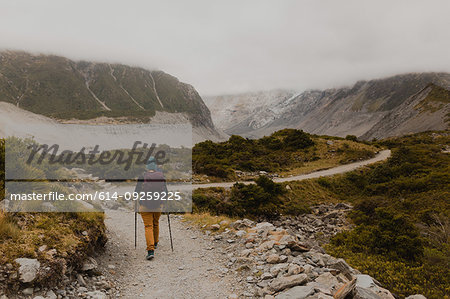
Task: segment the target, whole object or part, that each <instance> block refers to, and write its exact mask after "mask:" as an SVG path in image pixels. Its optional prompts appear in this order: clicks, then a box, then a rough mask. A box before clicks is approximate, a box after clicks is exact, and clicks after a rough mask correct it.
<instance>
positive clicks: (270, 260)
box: [266, 254, 280, 264]
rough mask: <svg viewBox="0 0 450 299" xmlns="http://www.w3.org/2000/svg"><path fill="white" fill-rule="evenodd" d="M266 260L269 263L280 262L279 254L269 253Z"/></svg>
mask: <svg viewBox="0 0 450 299" xmlns="http://www.w3.org/2000/svg"><path fill="white" fill-rule="evenodd" d="M266 261H267V262H268V263H269V264H277V263H278V262H280V256H279V255H278V254H271V255H269V256H268V257H267V258H266Z"/></svg>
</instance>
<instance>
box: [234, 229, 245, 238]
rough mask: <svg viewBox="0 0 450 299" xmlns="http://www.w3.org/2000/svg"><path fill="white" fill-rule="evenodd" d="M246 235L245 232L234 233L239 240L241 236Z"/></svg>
mask: <svg viewBox="0 0 450 299" xmlns="http://www.w3.org/2000/svg"><path fill="white" fill-rule="evenodd" d="M246 234H247V232H246V231H245V230H238V231H237V232H236V236H237V237H239V238H242V237H243V236H245V235H246Z"/></svg>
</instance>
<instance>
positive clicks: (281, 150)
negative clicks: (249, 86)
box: [192, 129, 377, 180]
mask: <svg viewBox="0 0 450 299" xmlns="http://www.w3.org/2000/svg"><path fill="white" fill-rule="evenodd" d="M375 151H377V148H376V147H374V146H370V145H367V144H364V143H360V142H357V140H356V137H354V136H348V137H347V138H346V139H344V138H338V137H328V136H316V135H310V134H307V133H305V132H303V131H300V130H295V129H284V130H280V131H278V132H275V133H273V134H272V135H270V136H267V137H263V138H260V139H256V140H255V139H246V138H243V137H240V136H237V135H233V136H231V137H230V139H229V140H228V141H225V142H221V143H214V142H211V141H204V142H201V143H198V144H196V145H195V147H194V148H193V151H192V162H193V170H194V173H196V174H203V175H207V176H210V177H217V178H221V179H231V180H236V179H238V180H243V179H247V178H248V179H251V178H253V177H245V175H241V176H237V174H236V173H235V171H243V172H259V171H266V172H269V173H277V174H278V175H280V176H289V175H296V174H302V173H307V172H312V171H314V170H317V169H324V168H330V167H333V166H336V165H340V164H346V163H351V162H354V161H357V160H363V159H368V158H371V157H373V156H374V155H375ZM210 179H214V178H210Z"/></svg>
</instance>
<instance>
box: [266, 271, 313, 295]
mask: <svg viewBox="0 0 450 299" xmlns="http://www.w3.org/2000/svg"><path fill="white" fill-rule="evenodd" d="M307 280H308V276H307V275H306V274H297V275H292V276H283V277H280V278H275V279H274V280H272V281H271V282H270V283H269V288H270V289H272V290H273V291H275V292H279V291H282V290H284V289H287V288H292V287H294V286H298V285H302V284H305V283H306V281H307Z"/></svg>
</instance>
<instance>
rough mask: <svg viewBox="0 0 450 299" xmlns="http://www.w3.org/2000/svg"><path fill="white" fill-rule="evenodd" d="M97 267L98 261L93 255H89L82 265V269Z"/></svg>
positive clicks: (89, 269)
mask: <svg viewBox="0 0 450 299" xmlns="http://www.w3.org/2000/svg"><path fill="white" fill-rule="evenodd" d="M97 267H98V263H97V261H96V260H95V259H93V258H92V257H88V258H87V259H86V260H85V261H84V263H83V266H82V267H81V271H92V270H95V269H97Z"/></svg>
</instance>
